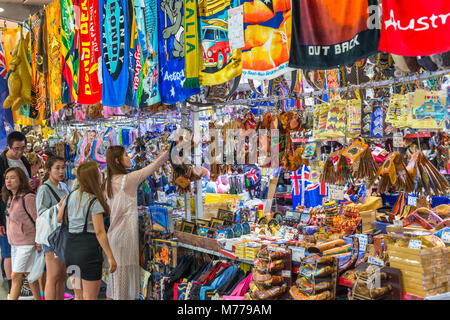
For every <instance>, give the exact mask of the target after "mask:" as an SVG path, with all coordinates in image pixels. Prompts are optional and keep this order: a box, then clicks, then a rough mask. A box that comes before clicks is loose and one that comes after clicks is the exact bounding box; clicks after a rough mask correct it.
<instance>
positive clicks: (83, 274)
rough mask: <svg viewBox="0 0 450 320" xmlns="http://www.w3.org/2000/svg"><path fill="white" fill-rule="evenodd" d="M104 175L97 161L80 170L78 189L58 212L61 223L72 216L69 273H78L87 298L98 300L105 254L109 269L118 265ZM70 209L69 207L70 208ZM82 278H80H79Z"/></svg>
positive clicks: (68, 239)
mask: <svg viewBox="0 0 450 320" xmlns="http://www.w3.org/2000/svg"><path fill="white" fill-rule="evenodd" d="M101 179H102V178H101V174H100V171H99V169H98V166H97V163H95V162H88V163H86V164H82V165H80V166H79V167H78V169H77V180H78V188H77V189H76V190H74V191H73V192H71V193H70V194H69V195H68V196H67V198H66V199H65V201H64V204H63V206H62V207H61V209H60V210H59V213H58V218H57V221H58V222H62V219H63V216H64V218H66V217H68V220H66V221H67V223H68V226H69V235H68V238H67V244H66V250H65V255H64V260H65V262H66V268H67V271H68V273H70V272H72V273H74V274H73V275H72V277H73V278H81V281H75V286H81V288H77V289H81V290H82V297H83V300H96V299H97V298H98V293H99V291H100V283H101V277H102V265H103V254H102V249H103V251H104V252H105V254H106V256H107V258H108V263H109V272H110V273H113V272H114V271H115V270H116V267H117V264H116V261H115V259H114V256H113V253H112V251H111V248H110V246H109V242H108V237H107V236H106V231H105V225H104V224H103V217H108V216H109V207H108V205H107V203H106V199H105V196H104V194H103V193H102V191H101V190H102V189H101ZM66 208H67V210H66ZM77 280H78V279H77Z"/></svg>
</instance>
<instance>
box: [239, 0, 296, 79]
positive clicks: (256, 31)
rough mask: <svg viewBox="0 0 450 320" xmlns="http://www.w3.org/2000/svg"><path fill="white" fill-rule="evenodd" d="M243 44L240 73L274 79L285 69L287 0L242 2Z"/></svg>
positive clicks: (288, 34) (288, 26) (288, 36)
mask: <svg viewBox="0 0 450 320" xmlns="http://www.w3.org/2000/svg"><path fill="white" fill-rule="evenodd" d="M244 27H245V47H244V48H243V49H242V75H243V76H244V77H245V78H250V79H259V80H264V79H274V78H276V77H278V76H280V75H282V74H284V73H286V72H290V71H292V69H291V68H289V67H288V64H289V50H290V42H291V29H292V14H291V2H290V0H265V1H264V0H247V2H245V3H244Z"/></svg>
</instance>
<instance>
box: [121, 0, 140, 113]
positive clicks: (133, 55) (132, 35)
mask: <svg viewBox="0 0 450 320" xmlns="http://www.w3.org/2000/svg"><path fill="white" fill-rule="evenodd" d="M127 1H128V13H127V17H128V18H127V20H128V27H127V29H128V32H129V35H128V39H129V43H128V44H129V47H128V49H127V52H128V83H127V96H126V98H125V104H126V105H127V106H130V107H134V108H137V107H138V106H139V103H138V94H139V82H140V75H141V69H142V60H141V58H142V51H141V46H140V45H139V42H138V29H137V21H136V16H135V10H134V6H135V3H137V1H133V0H127Z"/></svg>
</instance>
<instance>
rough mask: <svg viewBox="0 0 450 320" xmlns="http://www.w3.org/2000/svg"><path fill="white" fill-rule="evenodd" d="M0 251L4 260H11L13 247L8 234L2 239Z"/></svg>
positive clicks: (0, 239)
mask: <svg viewBox="0 0 450 320" xmlns="http://www.w3.org/2000/svg"><path fill="white" fill-rule="evenodd" d="M0 250H1V251H2V259H7V258H11V245H10V244H9V242H8V237H7V236H6V234H5V235H4V236H3V237H0Z"/></svg>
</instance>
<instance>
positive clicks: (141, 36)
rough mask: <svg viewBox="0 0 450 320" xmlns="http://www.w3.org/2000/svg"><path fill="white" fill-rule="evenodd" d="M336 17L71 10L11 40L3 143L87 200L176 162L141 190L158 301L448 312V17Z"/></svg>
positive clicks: (35, 19) (6, 49) (294, 11)
mask: <svg viewBox="0 0 450 320" xmlns="http://www.w3.org/2000/svg"><path fill="white" fill-rule="evenodd" d="M319 2H320V3H321V5H312V2H311V1H307V0H292V1H283V0H269V1H260V0H240V1H219V2H217V1H210V0H202V1H188V0H186V1H183V0H100V1H94V0H85V1H79V2H78V1H71V0H69V1H67V0H64V1H63V0H61V1H59V0H55V1H53V2H52V3H49V4H48V5H47V6H45V7H44V8H43V9H42V10H40V11H39V12H37V13H36V14H34V15H32V16H31V17H30V18H29V19H27V20H26V21H24V22H23V23H19V24H18V25H17V26H16V27H6V25H5V27H4V28H3V29H2V51H1V56H0V61H3V63H2V65H3V72H2V73H1V75H2V77H0V90H3V91H4V92H5V94H3V92H2V95H1V97H2V99H1V101H3V108H1V113H2V120H3V122H2V123H3V126H2V128H3V130H2V132H0V134H1V135H2V136H3V138H4V137H6V134H7V133H8V131H11V130H12V128H15V129H16V130H21V131H23V132H26V133H27V138H28V149H29V151H30V152H34V153H35V154H37V155H39V156H40V157H42V158H44V159H45V157H46V153H45V150H47V149H50V150H52V151H53V152H54V153H56V154H57V155H61V156H63V157H64V158H65V159H66V166H67V170H66V172H67V173H66V178H67V181H68V182H69V184H70V183H73V182H74V179H75V176H74V174H73V172H74V168H76V167H77V166H78V165H79V164H80V163H83V162H85V161H87V160H94V161H96V162H97V163H99V164H100V167H101V168H103V169H104V168H105V166H106V161H105V154H106V150H107V148H108V146H111V145H123V146H125V147H126V148H127V152H128V153H129V154H130V155H131V156H132V164H133V166H132V170H137V169H139V168H142V167H144V166H146V165H148V164H149V163H151V162H152V161H153V160H155V159H156V157H157V156H158V155H159V154H160V153H161V152H162V151H164V150H170V151H171V157H170V161H169V163H168V164H167V165H166V166H164V167H163V168H161V169H160V170H159V171H158V172H156V173H155V174H154V175H153V176H151V177H149V178H148V179H147V180H146V181H144V183H143V184H142V185H141V186H139V189H138V205H139V210H138V212H136V214H137V215H138V216H139V230H140V240H139V242H140V243H139V247H140V259H141V261H140V264H141V271H142V272H141V280H142V281H141V299H142V300H421V299H449V295H450V287H449V285H450V271H449V270H450V249H449V244H450V198H449V192H450V187H449V177H450V149H449V145H450V138H449V136H448V134H449V130H450V117H449V110H450V38H449V37H448V35H449V34H450V22H448V20H449V19H447V17H448V15H449V12H450V3H449V2H448V1H446V0H435V1H433V3H430V2H429V1H426V0H415V1H414V3H415V4H414V5H413V6H412V5H411V2H410V1H406V0H395V1H394V0H379V1H378V0H364V1H361V0H332V1H331V0H321V1H319ZM408 23H409V25H408ZM38 174H39V173H38ZM107 276H108V274H107V272H106V269H105V273H104V277H105V278H106V277H107Z"/></svg>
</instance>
